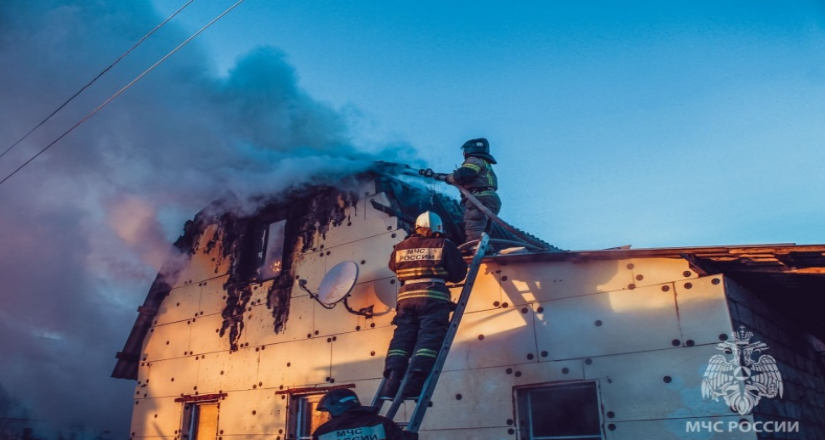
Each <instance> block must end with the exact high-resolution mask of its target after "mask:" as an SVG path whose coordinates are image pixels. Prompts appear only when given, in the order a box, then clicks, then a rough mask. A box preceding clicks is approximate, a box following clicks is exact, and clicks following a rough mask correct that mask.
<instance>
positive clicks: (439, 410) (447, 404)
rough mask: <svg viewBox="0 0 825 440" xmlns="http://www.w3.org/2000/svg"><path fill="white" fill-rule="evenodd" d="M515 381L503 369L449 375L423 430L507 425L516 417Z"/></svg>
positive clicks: (440, 385)
mask: <svg viewBox="0 0 825 440" xmlns="http://www.w3.org/2000/svg"><path fill="white" fill-rule="evenodd" d="M512 379H513V375H508V374H507V373H505V372H504V370H503V369H501V368H485V369H477V370H469V371H448V372H445V373H444V374H442V375H441V379H440V380H439V383H438V386H437V387H436V389H435V393H433V398H432V401H433V407H432V408H430V409H428V410H427V414H426V417H424V422H423V423H422V424H421V429H422V430H430V429H449V428H452V429H456V428H458V429H468V428H487V427H504V426H507V420H508V419H513V418H514V416H513V414H514V411H513V394H512V391H511V390H512ZM459 395H460V399H459V398H458V396H459ZM427 438H429V436H427Z"/></svg>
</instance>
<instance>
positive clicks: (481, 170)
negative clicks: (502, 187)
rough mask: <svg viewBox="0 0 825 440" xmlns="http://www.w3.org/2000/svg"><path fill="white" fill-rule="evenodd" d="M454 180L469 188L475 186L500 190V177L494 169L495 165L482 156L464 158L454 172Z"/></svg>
mask: <svg viewBox="0 0 825 440" xmlns="http://www.w3.org/2000/svg"><path fill="white" fill-rule="evenodd" d="M453 180H455V182H456V183H458V184H459V185H461V186H463V187H464V188H467V189H469V190H472V189H474V188H478V189H488V190H491V191H496V190H498V178H497V177H496V173H495V172H494V171H493V166H492V165H490V163H489V162H487V161H486V160H484V159H482V158H480V157H472V156H470V157H468V158H466V159H464V163H463V164H462V165H461V167H459V168H458V169H457V170H455V171H454V172H453Z"/></svg>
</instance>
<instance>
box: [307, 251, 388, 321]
mask: <svg viewBox="0 0 825 440" xmlns="http://www.w3.org/2000/svg"><path fill="white" fill-rule="evenodd" d="M356 281H358V264H357V263H355V262H354V261H344V262H341V263H338V264H336V265H335V267H333V268H332V269H330V270H329V272H327V274H326V275H324V279H323V280H321V285H320V286H318V293H317V294H316V293H313V292H312V291H310V290H309V289H307V287H306V284H307V281H306V280H303V279H302V280H299V281H298V286H299V287H300V288H301V289H302V290H304V291H306V292H307V293H308V294H309V296H310V298H312V299H314V300H315V301H318V303H319V304H321V306H322V307H323V308H325V309H332V308H334V307H335V305H336V304H338V303H339V302H342V301H343V302H344V307H346V309H347V311H348V312H350V313H352V314H354V315H361V316H367V317H371V316H372V315H373V312H372V308H373V306H369V307H364V308H362V309H359V310H355V309H353V308H352V307H350V305H349V303H348V302H347V298H349V296H350V293H351V292H352V288H353V287H355V282H356Z"/></svg>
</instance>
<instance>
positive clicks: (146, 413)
mask: <svg viewBox="0 0 825 440" xmlns="http://www.w3.org/2000/svg"><path fill="white" fill-rule="evenodd" d="M135 401H136V402H138V404H137V405H135V406H134V412H133V413H132V431H131V432H134V433H135V438H142V437H163V438H174V437H175V431H177V430H179V429H180V424H181V415H182V411H183V404H182V403H178V402H175V398H174V397H161V398H149V399H136V400H135Z"/></svg>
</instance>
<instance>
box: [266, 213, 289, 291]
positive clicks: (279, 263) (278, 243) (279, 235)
mask: <svg viewBox="0 0 825 440" xmlns="http://www.w3.org/2000/svg"><path fill="white" fill-rule="evenodd" d="M285 230H286V220H281V221H278V222H274V223H270V224H269V227H268V228H267V229H266V238H265V245H264V250H263V264H262V265H261V271H260V280H261V281H265V280H269V279H272V278H275V277H277V276H278V275H280V274H281V272H282V271H283V256H284V232H285Z"/></svg>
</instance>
